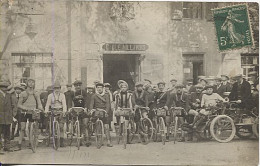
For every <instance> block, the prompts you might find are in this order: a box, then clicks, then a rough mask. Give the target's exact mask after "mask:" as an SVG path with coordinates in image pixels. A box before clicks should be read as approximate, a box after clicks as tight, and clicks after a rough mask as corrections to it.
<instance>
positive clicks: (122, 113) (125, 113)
mask: <svg viewBox="0 0 260 166" xmlns="http://www.w3.org/2000/svg"><path fill="white" fill-rule="evenodd" d="M132 112H133V110H132V109H131V108H120V110H118V111H117V112H116V116H119V117H122V118H123V119H122V120H123V125H122V126H121V125H119V126H120V131H122V137H123V146H124V149H126V144H127V130H128V129H129V130H130V133H129V134H131V135H132V136H134V134H135V132H136V129H135V124H134V120H133V113H132ZM126 117H129V120H128V123H127V120H126V119H125V118H126ZM120 133H121V132H120ZM117 137H118V138H117V140H118V144H119V142H120V136H119V135H118V136H117ZM129 137H130V136H129ZM132 139H133V137H132V138H129V141H131V140H132Z"/></svg>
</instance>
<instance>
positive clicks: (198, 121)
mask: <svg viewBox="0 0 260 166" xmlns="http://www.w3.org/2000/svg"><path fill="white" fill-rule="evenodd" d="M203 120H204V117H203V116H199V117H198V120H197V121H196V122H195V123H194V125H193V129H197V126H198V125H199V124H200V123H201V122H202V121H203Z"/></svg>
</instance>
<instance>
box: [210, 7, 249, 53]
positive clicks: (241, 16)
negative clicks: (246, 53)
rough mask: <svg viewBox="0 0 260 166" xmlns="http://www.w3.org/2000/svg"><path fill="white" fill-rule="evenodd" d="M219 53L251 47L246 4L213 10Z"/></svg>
mask: <svg viewBox="0 0 260 166" xmlns="http://www.w3.org/2000/svg"><path fill="white" fill-rule="evenodd" d="M213 17H214V22H215V29H216V35H217V39H218V46H219V50H220V51H225V50H230V49H238V48H242V47H246V46H253V37H252V31H251V28H250V22H249V16H248V9H247V5H246V4H241V5H236V6H229V7H225V8H220V9H214V10H213Z"/></svg>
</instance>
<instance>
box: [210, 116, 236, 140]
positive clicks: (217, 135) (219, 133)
mask: <svg viewBox="0 0 260 166" xmlns="http://www.w3.org/2000/svg"><path fill="white" fill-rule="evenodd" d="M210 134H211V135H212V137H213V138H214V139H215V140H216V141H218V142H229V141H231V140H232V139H233V138H234V136H235V134H236V128H235V124H234V122H233V120H232V119H231V118H230V117H228V116H226V115H219V116H217V117H215V118H214V119H213V120H212V122H211V124H210Z"/></svg>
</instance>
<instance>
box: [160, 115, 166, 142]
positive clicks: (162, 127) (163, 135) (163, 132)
mask: <svg viewBox="0 0 260 166" xmlns="http://www.w3.org/2000/svg"><path fill="white" fill-rule="evenodd" d="M165 130H166V127H165V123H164V120H163V117H159V131H160V134H161V137H162V144H163V145H165V141H166V133H165Z"/></svg>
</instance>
